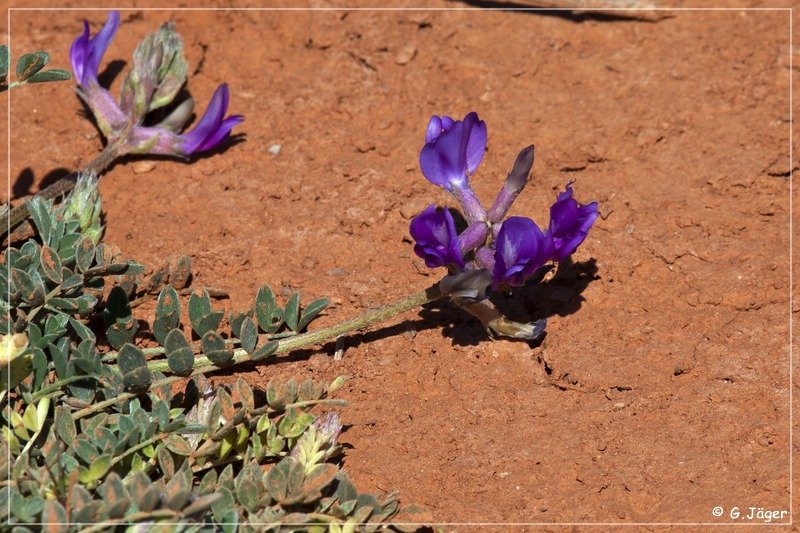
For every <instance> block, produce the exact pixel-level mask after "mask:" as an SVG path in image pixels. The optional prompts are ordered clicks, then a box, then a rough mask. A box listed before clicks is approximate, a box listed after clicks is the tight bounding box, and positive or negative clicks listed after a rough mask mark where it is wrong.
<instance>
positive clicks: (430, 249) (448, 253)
mask: <svg viewBox="0 0 800 533" xmlns="http://www.w3.org/2000/svg"><path fill="white" fill-rule="evenodd" d="M410 231H411V236H412V237H413V238H414V240H415V241H416V242H417V244H415V245H414V253H415V254H417V255H418V256H419V257H421V258H422V259H424V260H425V264H426V265H427V266H428V267H429V268H436V267H440V266H446V265H455V266H457V267H458V268H460V269H463V268H464V258H463V257H462V256H461V248H460V247H459V245H458V233H457V232H456V224H455V222H454V221H453V215H451V214H450V211H448V210H447V209H442V208H439V209H437V208H436V206H434V205H433V204H431V205H429V206H428V208H427V209H425V210H424V211H423V212H422V213H420V214H419V215H417V216H415V217H414V218H413V219H412V220H411V230H410Z"/></svg>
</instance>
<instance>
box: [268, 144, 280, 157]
mask: <svg viewBox="0 0 800 533" xmlns="http://www.w3.org/2000/svg"><path fill="white" fill-rule="evenodd" d="M267 151H268V152H269V153H271V154H272V155H278V154H279V153H281V145H280V144H273V145H272V146H270V147H269V150H267Z"/></svg>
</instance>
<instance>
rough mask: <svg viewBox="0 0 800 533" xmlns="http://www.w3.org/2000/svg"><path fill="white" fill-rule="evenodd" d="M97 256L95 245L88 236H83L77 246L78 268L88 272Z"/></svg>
mask: <svg viewBox="0 0 800 533" xmlns="http://www.w3.org/2000/svg"><path fill="white" fill-rule="evenodd" d="M94 257H95V246H94V243H93V242H92V240H91V239H89V238H88V237H84V238H82V239H81V240H80V241H79V242H78V244H77V245H76V247H75V263H76V265H77V267H78V270H80V271H81V272H86V271H87V270H89V268H91V266H92V262H93V261H94Z"/></svg>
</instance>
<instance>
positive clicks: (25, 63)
mask: <svg viewBox="0 0 800 533" xmlns="http://www.w3.org/2000/svg"><path fill="white" fill-rule="evenodd" d="M48 61H50V55H49V54H48V53H47V52H44V51H42V50H39V51H37V52H30V53H28V54H24V55H23V56H22V57H20V58H19V60H17V80H18V81H25V80H27V79H28V78H30V77H31V76H33V75H34V74H36V73H37V72H39V71H40V70H42V69H43V68H44V66H45V65H47V62H48Z"/></svg>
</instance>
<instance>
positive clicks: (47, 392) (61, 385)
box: [33, 375, 99, 401]
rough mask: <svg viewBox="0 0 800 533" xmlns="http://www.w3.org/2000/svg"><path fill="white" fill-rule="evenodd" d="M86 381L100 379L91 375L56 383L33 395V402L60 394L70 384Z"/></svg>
mask: <svg viewBox="0 0 800 533" xmlns="http://www.w3.org/2000/svg"><path fill="white" fill-rule="evenodd" d="M84 379H99V378H97V377H96V376H91V375H83V376H70V377H68V378H64V379H60V380H58V381H54V382H53V383H52V384H50V385H48V386H47V387H43V388H41V389H39V390H38V391H36V392H35V393H34V394H33V401H38V400H39V399H41V398H44V397H45V396H48V395H50V394H52V393H54V392H60V391H61V389H62V388H64V387H66V386H67V385H69V384H70V383H75V382H76V381H82V380H84Z"/></svg>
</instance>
